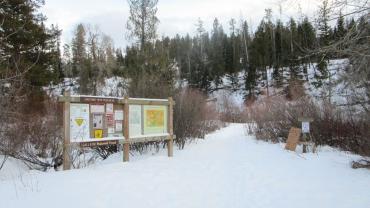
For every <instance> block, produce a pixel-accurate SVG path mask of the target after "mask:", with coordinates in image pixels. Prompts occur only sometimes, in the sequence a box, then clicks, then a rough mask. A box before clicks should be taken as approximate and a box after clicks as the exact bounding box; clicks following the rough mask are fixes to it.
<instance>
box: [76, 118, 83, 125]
mask: <svg viewBox="0 0 370 208" xmlns="http://www.w3.org/2000/svg"><path fill="white" fill-rule="evenodd" d="M75 121H76V123H77V125H78V126H81V125H82V123H83V122H84V119H83V118H76V119H75Z"/></svg>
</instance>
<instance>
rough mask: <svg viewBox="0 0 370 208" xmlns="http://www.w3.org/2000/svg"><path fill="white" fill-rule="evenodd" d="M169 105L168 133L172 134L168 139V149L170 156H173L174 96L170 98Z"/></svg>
mask: <svg viewBox="0 0 370 208" xmlns="http://www.w3.org/2000/svg"><path fill="white" fill-rule="evenodd" d="M168 101H169V105H168V122H167V127H168V133H169V135H170V138H169V140H167V150H168V157H172V156H173V100H172V97H169V98H168Z"/></svg>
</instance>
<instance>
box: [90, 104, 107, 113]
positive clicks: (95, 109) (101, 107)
mask: <svg viewBox="0 0 370 208" xmlns="http://www.w3.org/2000/svg"><path fill="white" fill-rule="evenodd" d="M90 107H91V113H104V105H91V106H90Z"/></svg>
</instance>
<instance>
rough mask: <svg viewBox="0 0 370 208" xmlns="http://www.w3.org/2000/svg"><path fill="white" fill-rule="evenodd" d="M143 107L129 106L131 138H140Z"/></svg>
mask: <svg viewBox="0 0 370 208" xmlns="http://www.w3.org/2000/svg"><path fill="white" fill-rule="evenodd" d="M141 115H142V114H141V105H130V106H129V118H130V122H129V132H130V137H131V136H140V135H142V132H141Z"/></svg>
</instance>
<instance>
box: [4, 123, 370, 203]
mask: <svg viewBox="0 0 370 208" xmlns="http://www.w3.org/2000/svg"><path fill="white" fill-rule="evenodd" d="M121 158H122V156H121V155H120V154H117V155H114V156H113V157H111V158H109V159H108V160H107V161H104V164H98V165H95V166H93V167H90V168H86V169H81V170H72V171H65V172H50V173H40V172H31V173H29V174H26V175H23V176H22V177H19V178H15V179H12V180H5V181H0V207H16V208H17V207H22V208H23V207H27V208H31V207H53V208H56V207H63V208H65V207H89V208H90V207H91V208H95V207H96V208H100V207H168V208H173V207H186V208H191V207H199V208H201V207H202V208H204V207H212V208H213V207H243V208H246V207H251V208H258V207H284V208H286V207H307V208H308V207H310V208H313V207H336V208H340V207H351V208H353V207H356V208H361V207H364V208H366V207H370V195H369V193H370V171H368V170H353V169H351V168H350V165H349V164H350V161H351V160H352V159H356V158H358V156H354V155H350V154H346V153H343V152H338V151H334V150H332V149H330V148H326V149H323V150H322V151H321V152H319V153H318V154H305V155H303V156H300V155H298V154H296V153H292V152H287V151H285V150H284V149H283V148H282V145H281V144H269V143H265V142H258V141H256V140H254V139H253V137H251V136H245V134H244V128H243V125H241V124H232V125H230V126H229V127H227V128H224V129H221V130H219V131H217V132H215V133H213V134H210V135H207V138H206V140H200V141H198V142H197V144H192V145H190V146H188V147H186V149H185V150H176V151H175V152H174V157H173V158H168V157H166V152H165V151H161V152H160V153H158V154H156V155H153V156H145V157H141V158H140V157H139V158H134V160H133V161H131V162H130V163H122V162H120V161H121Z"/></svg>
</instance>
